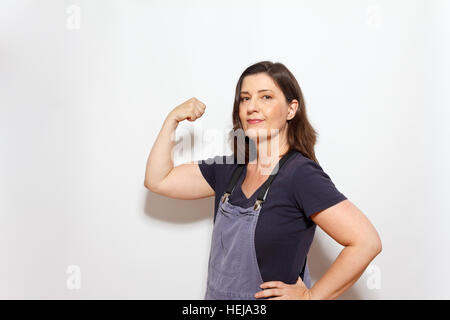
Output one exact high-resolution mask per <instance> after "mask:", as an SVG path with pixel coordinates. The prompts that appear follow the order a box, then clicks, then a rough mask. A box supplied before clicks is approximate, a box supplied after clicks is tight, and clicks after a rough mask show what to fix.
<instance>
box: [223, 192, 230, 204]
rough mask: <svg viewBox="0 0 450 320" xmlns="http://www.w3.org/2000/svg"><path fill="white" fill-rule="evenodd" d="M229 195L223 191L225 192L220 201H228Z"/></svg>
mask: <svg viewBox="0 0 450 320" xmlns="http://www.w3.org/2000/svg"><path fill="white" fill-rule="evenodd" d="M229 196H230V194H229V193H228V192H225V194H224V195H223V198H222V203H224V202H225V201H228V197H229Z"/></svg>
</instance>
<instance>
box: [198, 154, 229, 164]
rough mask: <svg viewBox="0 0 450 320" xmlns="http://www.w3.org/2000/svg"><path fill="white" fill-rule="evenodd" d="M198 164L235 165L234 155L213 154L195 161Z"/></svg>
mask: <svg viewBox="0 0 450 320" xmlns="http://www.w3.org/2000/svg"><path fill="white" fill-rule="evenodd" d="M197 163H198V164H202V165H213V166H217V165H237V162H236V161H235V160H234V156H233V155H232V154H231V155H215V156H212V157H209V158H206V159H201V160H198V161H197Z"/></svg>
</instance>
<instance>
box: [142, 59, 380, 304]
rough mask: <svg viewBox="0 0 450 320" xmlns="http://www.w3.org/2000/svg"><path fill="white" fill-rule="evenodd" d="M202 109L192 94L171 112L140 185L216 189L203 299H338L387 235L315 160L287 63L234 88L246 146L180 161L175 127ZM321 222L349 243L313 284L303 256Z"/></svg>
mask: <svg viewBox="0 0 450 320" xmlns="http://www.w3.org/2000/svg"><path fill="white" fill-rule="evenodd" d="M205 108H206V106H205V105H204V104H203V103H202V102H200V101H199V100H197V99H195V98H192V99H189V100H188V101H186V102H184V103H183V104H181V105H179V106H178V107H176V108H175V109H173V110H172V111H171V112H170V113H169V115H168V116H167V118H166V120H165V122H164V125H163V127H162V129H161V131H160V133H159V136H158V138H157V140H156V142H155V144H154V145H153V148H152V150H151V152H150V155H149V158H148V161H147V168H146V177H145V183H144V184H145V186H146V187H147V188H148V189H150V190H152V191H154V192H156V193H158V194H161V195H165V196H168V197H172V198H178V199H199V198H205V197H210V196H213V195H215V215H214V229H213V237H212V241H211V251H210V256H209V265H208V280H207V291H206V294H205V299H222V300H226V299H260V298H262V299H335V298H337V297H338V296H339V295H340V294H342V293H343V292H344V291H345V290H346V289H348V288H349V287H350V286H352V285H353V284H354V283H355V282H356V281H357V280H358V278H359V277H360V276H361V275H362V273H363V272H364V270H365V269H366V267H367V266H368V265H369V263H370V262H371V261H372V260H373V259H374V258H375V257H376V256H377V255H378V254H379V253H380V252H381V240H380V237H379V235H378V233H377V231H376V230H375V228H374V227H373V226H372V224H371V223H370V221H369V220H368V219H367V218H366V216H365V215H364V214H363V213H362V212H361V211H360V210H359V209H358V208H357V207H356V206H355V205H354V204H353V203H352V202H350V200H348V199H347V198H346V197H345V196H344V195H343V194H342V193H341V192H339V191H338V190H337V188H336V187H335V185H334V184H333V182H332V181H331V179H330V177H329V176H328V175H327V174H326V173H325V172H324V171H323V170H322V168H321V166H320V165H319V163H318V161H317V159H316V157H315V153H314V145H315V142H316V132H315V130H314V129H313V127H312V126H311V124H310V123H309V121H308V119H307V116H306V109H305V103H304V99H303V95H302V92H301V89H300V86H299V85H298V83H297V80H296V79H295V77H294V76H293V75H292V73H291V72H290V71H289V70H288V69H287V68H286V67H285V66H284V65H283V64H281V63H272V62H270V61H262V62H259V63H256V64H254V65H252V66H250V67H248V68H247V69H246V70H245V71H244V72H243V74H242V75H241V77H240V78H239V80H238V83H237V86H236V94H235V99H234V108H233V125H234V127H233V131H232V132H231V135H232V136H233V137H236V134H235V133H236V132H244V141H245V144H244V145H243V144H238V145H236V143H235V144H234V146H233V155H232V156H216V157H214V158H209V159H207V161H206V163H205V162H203V161H198V162H197V161H193V162H190V163H186V164H182V165H179V166H177V167H175V168H174V167H173V162H172V159H171V151H172V148H173V146H174V144H173V143H174V142H173V141H172V139H171V137H172V134H173V133H174V131H175V129H176V127H177V125H178V123H179V122H180V121H183V120H185V119H188V120H189V121H195V120H196V119H197V118H199V117H201V116H202V115H203V113H204V112H205ZM237 136H239V135H237ZM274 146H275V148H274ZM274 149H275V150H276V152H264V150H274ZM268 153H269V154H268ZM240 159H243V161H239V160H240ZM211 161H213V162H212V163H211ZM180 181H182V183H180ZM316 225H319V226H320V227H321V228H322V229H323V230H324V231H325V232H326V233H327V234H328V235H329V236H331V237H332V238H333V239H334V240H336V241H337V242H338V243H340V244H341V245H343V246H345V248H344V249H343V250H342V251H341V253H340V254H339V255H338V257H337V258H336V260H335V261H334V263H333V264H332V265H331V266H330V267H329V269H328V271H327V272H326V273H325V274H324V275H323V276H322V277H321V278H320V279H319V280H318V281H317V282H316V283H315V284H314V285H313V286H312V287H311V283H310V278H309V270H308V265H307V261H306V258H307V254H308V251H309V248H310V245H311V243H312V240H313V237H314V232H315V227H316Z"/></svg>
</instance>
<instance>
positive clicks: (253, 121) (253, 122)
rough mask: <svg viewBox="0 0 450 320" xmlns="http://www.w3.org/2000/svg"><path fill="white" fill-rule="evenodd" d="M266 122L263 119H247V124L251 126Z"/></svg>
mask: <svg viewBox="0 0 450 320" xmlns="http://www.w3.org/2000/svg"><path fill="white" fill-rule="evenodd" d="M263 121H264V120H261V119H247V122H248V123H250V124H256V123H260V122H263Z"/></svg>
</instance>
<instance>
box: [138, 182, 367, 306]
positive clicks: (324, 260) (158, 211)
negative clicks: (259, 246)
mask: <svg viewBox="0 0 450 320" xmlns="http://www.w3.org/2000/svg"><path fill="white" fill-rule="evenodd" d="M144 212H145V214H146V215H147V216H148V217H151V218H153V219H157V220H161V221H165V222H170V223H176V224H183V223H192V222H196V221H199V220H203V219H209V218H211V219H212V217H213V216H214V198H213V197H209V198H204V199H198V200H179V199H172V198H168V197H165V196H160V195H158V194H156V193H154V192H151V191H148V192H147V196H146V201H145V207H144ZM334 259H335V258H333V257H330V255H329V254H327V253H326V252H325V250H324V246H323V245H322V244H321V241H320V239H319V238H318V237H317V234H316V236H315V237H314V240H313V243H312V245H311V249H310V251H309V254H308V266H309V269H310V272H311V280H312V284H313V285H314V283H315V282H316V281H317V280H318V279H319V278H320V277H321V276H322V275H323V274H325V272H326V271H327V270H328V268H329V267H330V266H331V264H332V263H333V261H334ZM358 281H365V279H364V278H363V276H361V277H360V278H359V280H358ZM356 283H358V282H356ZM364 296H365V294H363V293H361V292H360V290H358V288H357V287H355V285H353V286H352V287H350V288H349V289H347V290H346V291H345V292H344V293H343V294H341V295H340V296H339V297H338V298H337V299H336V300H361V299H364ZM366 299H367V298H366ZM369 299H370V298H369Z"/></svg>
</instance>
